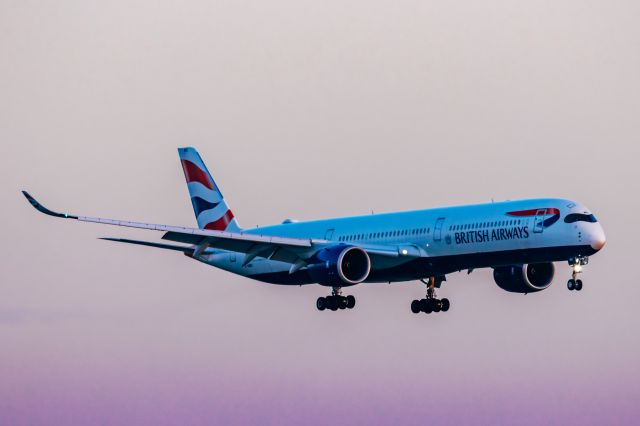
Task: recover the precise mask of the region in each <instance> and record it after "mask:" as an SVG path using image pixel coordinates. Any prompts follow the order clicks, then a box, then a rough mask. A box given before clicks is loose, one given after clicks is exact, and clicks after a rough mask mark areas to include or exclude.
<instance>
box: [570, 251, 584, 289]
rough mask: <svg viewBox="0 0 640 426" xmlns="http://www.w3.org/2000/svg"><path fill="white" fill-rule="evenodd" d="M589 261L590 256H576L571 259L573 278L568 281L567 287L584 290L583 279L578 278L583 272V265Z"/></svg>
mask: <svg viewBox="0 0 640 426" xmlns="http://www.w3.org/2000/svg"><path fill="white" fill-rule="evenodd" d="M588 263H589V258H588V257H575V258H572V259H569V265H570V266H571V268H572V269H571V279H570V280H569V281H567V288H568V289H569V290H576V291H580V290H582V280H580V279H577V277H578V274H581V273H582V267H583V266H584V265H586V264H588Z"/></svg>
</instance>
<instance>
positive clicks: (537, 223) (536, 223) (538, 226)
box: [533, 209, 547, 234]
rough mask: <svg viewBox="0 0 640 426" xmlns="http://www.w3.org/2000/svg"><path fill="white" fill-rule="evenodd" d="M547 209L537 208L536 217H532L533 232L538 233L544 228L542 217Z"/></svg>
mask: <svg viewBox="0 0 640 426" xmlns="http://www.w3.org/2000/svg"><path fill="white" fill-rule="evenodd" d="M546 213H547V209H538V211H537V212H536V217H535V218H534V219H533V232H535V233H537V234H540V233H542V231H543V230H544V217H545V215H546Z"/></svg>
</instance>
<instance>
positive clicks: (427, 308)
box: [422, 299, 434, 314]
mask: <svg viewBox="0 0 640 426" xmlns="http://www.w3.org/2000/svg"><path fill="white" fill-rule="evenodd" d="M422 300H423V303H422V311H423V312H424V313H425V314H430V313H431V312H433V305H434V303H433V299H422Z"/></svg>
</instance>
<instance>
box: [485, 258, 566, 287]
mask: <svg viewBox="0 0 640 426" xmlns="http://www.w3.org/2000/svg"><path fill="white" fill-rule="evenodd" d="M554 274H555V267H554V266H553V263H550V262H549V263H530V264H524V265H511V266H500V267H498V268H494V269H493V279H494V280H495V282H496V284H498V287H500V288H501V289H503V290H506V291H510V292H512V293H525V294H526V293H534V292H536V291H540V290H544V289H545V288H547V287H549V286H550V285H551V281H553V276H554Z"/></svg>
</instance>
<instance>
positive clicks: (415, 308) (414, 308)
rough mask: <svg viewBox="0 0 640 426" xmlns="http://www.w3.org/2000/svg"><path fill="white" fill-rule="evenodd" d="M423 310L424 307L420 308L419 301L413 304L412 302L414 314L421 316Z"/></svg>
mask: <svg viewBox="0 0 640 426" xmlns="http://www.w3.org/2000/svg"><path fill="white" fill-rule="evenodd" d="M421 310H422V307H421V306H420V301H419V300H414V301H413V302H411V312H413V313H414V314H419V313H420V311H421Z"/></svg>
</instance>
